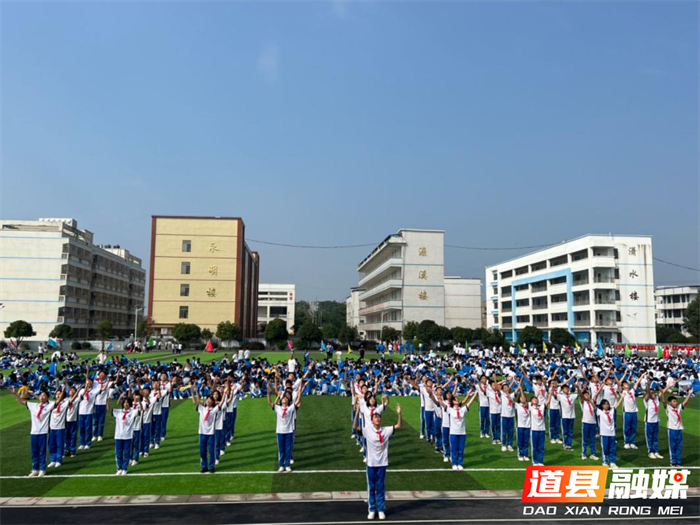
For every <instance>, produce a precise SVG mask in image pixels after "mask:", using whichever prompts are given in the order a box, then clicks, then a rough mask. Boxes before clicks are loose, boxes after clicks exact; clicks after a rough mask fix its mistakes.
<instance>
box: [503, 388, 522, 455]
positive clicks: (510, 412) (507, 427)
mask: <svg viewBox="0 0 700 525" xmlns="http://www.w3.org/2000/svg"><path fill="white" fill-rule="evenodd" d="M518 386H519V385H518ZM514 399H515V394H511V392H510V385H509V384H507V383H506V384H504V385H503V387H502V390H501V452H506V451H508V452H513V431H514V430H515V424H514V423H515V403H514V402H513V401H514Z"/></svg>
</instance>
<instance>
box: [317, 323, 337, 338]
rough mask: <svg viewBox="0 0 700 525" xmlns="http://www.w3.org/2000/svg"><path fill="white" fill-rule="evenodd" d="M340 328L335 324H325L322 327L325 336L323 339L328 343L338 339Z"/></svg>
mask: <svg viewBox="0 0 700 525" xmlns="http://www.w3.org/2000/svg"><path fill="white" fill-rule="evenodd" d="M340 328H341V327H340V326H336V325H334V324H333V323H323V326H322V327H321V333H322V334H323V339H324V340H326V341H328V340H330V339H337V338H338V334H339V333H340Z"/></svg>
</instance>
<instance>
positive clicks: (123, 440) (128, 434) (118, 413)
mask: <svg viewBox="0 0 700 525" xmlns="http://www.w3.org/2000/svg"><path fill="white" fill-rule="evenodd" d="M125 396H126V392H122V395H121V396H119V399H118V400H117V404H118V405H120V406H121V408H115V409H113V410H112V416H113V417H114V447H115V457H116V461H117V476H126V470H127V468H128V466H129V460H130V459H131V445H132V441H133V438H134V424H135V423H136V419H137V418H138V417H139V416H140V407H138V406H137V408H133V407H132V406H131V400H130V399H128V398H126V397H125Z"/></svg>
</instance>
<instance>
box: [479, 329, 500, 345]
mask: <svg viewBox="0 0 700 525" xmlns="http://www.w3.org/2000/svg"><path fill="white" fill-rule="evenodd" d="M478 330H481V329H478ZM484 330H485V331H486V335H485V336H484V338H483V339H482V340H481V341H482V344H483V345H484V346H490V347H494V346H496V347H498V346H504V345H505V344H506V338H505V336H504V335H503V333H502V332H501V331H500V330H496V329H493V330H486V329H484ZM475 337H476V336H475Z"/></svg>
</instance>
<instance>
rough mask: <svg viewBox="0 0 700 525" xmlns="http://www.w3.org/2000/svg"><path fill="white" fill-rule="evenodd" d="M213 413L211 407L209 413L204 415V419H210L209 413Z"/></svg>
mask: <svg viewBox="0 0 700 525" xmlns="http://www.w3.org/2000/svg"><path fill="white" fill-rule="evenodd" d="M210 413H211V408H208V409H207V413H206V414H205V415H204V421H207V420H208V419H209V414H210Z"/></svg>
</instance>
